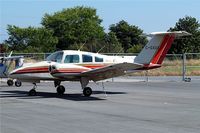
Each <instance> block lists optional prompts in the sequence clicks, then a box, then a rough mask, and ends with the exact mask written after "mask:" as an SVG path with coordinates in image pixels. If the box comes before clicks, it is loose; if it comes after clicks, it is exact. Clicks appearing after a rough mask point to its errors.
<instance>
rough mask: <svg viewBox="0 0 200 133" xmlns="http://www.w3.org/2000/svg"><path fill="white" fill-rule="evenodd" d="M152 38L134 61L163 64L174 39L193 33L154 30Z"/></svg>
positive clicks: (146, 63)
mask: <svg viewBox="0 0 200 133" xmlns="http://www.w3.org/2000/svg"><path fill="white" fill-rule="evenodd" d="M150 35H151V37H152V38H151V40H150V41H149V42H148V43H147V44H146V45H145V47H144V48H143V49H142V51H141V52H140V53H139V55H138V56H137V57H136V58H135V60H134V62H136V63H140V64H145V65H148V64H162V62H163V60H164V58H165V56H166V54H167V52H168V50H169V49H170V47H171V45H172V43H173V41H174V39H175V38H176V37H180V36H188V35H191V34H189V33H187V32H185V31H175V32H154V33H151V34H150Z"/></svg>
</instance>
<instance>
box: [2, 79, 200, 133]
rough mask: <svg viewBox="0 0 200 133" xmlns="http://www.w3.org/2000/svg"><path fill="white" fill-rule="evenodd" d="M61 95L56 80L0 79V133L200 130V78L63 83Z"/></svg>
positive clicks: (196, 132)
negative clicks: (88, 92)
mask: <svg viewBox="0 0 200 133" xmlns="http://www.w3.org/2000/svg"><path fill="white" fill-rule="evenodd" d="M63 85H64V86H65V87H66V94H64V95H63V96H59V95H57V94H56V89H55V88H54V86H53V83H49V82H43V83H41V84H38V87H37V92H38V93H37V96H28V95H27V91H29V90H30V89H31V88H32V85H31V84H23V86H22V87H20V88H17V87H14V86H13V87H8V86H7V85H6V83H5V82H1V83H0V120H1V121H0V132H1V133H199V132H200V82H188V83H186V82H166V81H165V82H160V81H159V82H155V81H154V82H148V83H147V82H106V83H104V85H105V90H106V94H105V93H104V91H103V90H102V86H101V83H100V84H99V85H96V84H94V83H90V84H89V86H90V87H92V88H93V90H94V94H93V95H92V96H91V97H84V96H82V93H81V89H80V84H79V83H76V82H64V83H63Z"/></svg>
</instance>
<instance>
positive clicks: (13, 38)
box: [4, 6, 200, 54]
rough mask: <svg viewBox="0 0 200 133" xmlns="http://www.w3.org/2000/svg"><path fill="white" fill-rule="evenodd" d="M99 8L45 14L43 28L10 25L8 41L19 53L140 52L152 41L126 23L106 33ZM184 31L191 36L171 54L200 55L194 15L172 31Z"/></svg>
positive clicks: (199, 31)
mask: <svg viewBox="0 0 200 133" xmlns="http://www.w3.org/2000/svg"><path fill="white" fill-rule="evenodd" d="M101 22H102V19H100V17H99V16H98V15H97V12H96V9H95V8H91V7H83V6H77V7H73V8H67V9H63V10H61V11H58V12H55V13H53V14H45V15H44V16H43V18H42V20H41V25H42V26H41V27H32V26H30V27H27V28H20V27H18V26H15V25H8V27H7V31H8V34H9V37H8V39H7V40H5V41H4V44H5V46H7V48H8V49H9V50H13V51H15V52H27V53H28V52H54V51H56V50H65V49H73V50H78V49H80V50H84V51H90V52H101V53H123V52H125V53H127V52H129V53H137V52H139V51H140V50H141V49H142V48H143V46H144V45H145V44H146V43H147V42H148V40H147V37H146V36H144V33H143V30H142V29H140V28H139V27H138V26H135V25H131V24H129V23H127V22H126V21H124V20H121V21H119V22H118V23H116V24H111V25H110V27H109V32H108V33H105V31H104V27H103V26H102V25H101ZM178 30H184V31H187V32H189V33H191V34H192V36H190V37H184V38H183V39H177V40H176V41H175V42H174V44H173V45H172V48H171V49H170V51H169V52H170V53H176V54H177V53H185V52H200V23H199V22H198V20H197V19H196V18H194V17H191V16H185V17H184V18H180V19H179V20H178V22H177V23H176V24H175V26H174V27H171V28H170V29H169V31H178Z"/></svg>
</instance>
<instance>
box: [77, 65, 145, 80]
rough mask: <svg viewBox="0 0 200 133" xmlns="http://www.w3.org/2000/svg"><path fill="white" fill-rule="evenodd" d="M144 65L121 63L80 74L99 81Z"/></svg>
mask: <svg viewBox="0 0 200 133" xmlns="http://www.w3.org/2000/svg"><path fill="white" fill-rule="evenodd" d="M141 67H143V65H142V64H136V63H119V64H114V65H109V66H106V67H103V68H98V69H92V70H90V71H86V72H82V73H81V74H80V76H82V77H88V78H89V79H90V80H93V81H99V80H103V79H107V78H112V77H117V76H121V75H124V73H125V71H127V70H129V71H130V70H136V69H138V68H141Z"/></svg>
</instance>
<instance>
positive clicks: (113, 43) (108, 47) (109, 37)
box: [103, 32, 124, 53]
mask: <svg viewBox="0 0 200 133" xmlns="http://www.w3.org/2000/svg"><path fill="white" fill-rule="evenodd" d="M104 42H105V45H104V50H103V51H104V53H119V52H123V51H124V50H123V48H122V45H121V43H120V42H119V41H118V39H117V37H116V35H115V33H114V32H109V33H108V34H106V35H105V38H104Z"/></svg>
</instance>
